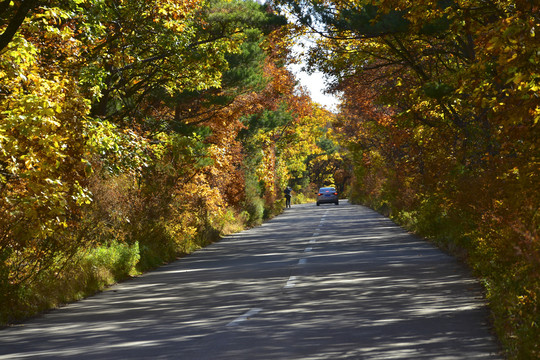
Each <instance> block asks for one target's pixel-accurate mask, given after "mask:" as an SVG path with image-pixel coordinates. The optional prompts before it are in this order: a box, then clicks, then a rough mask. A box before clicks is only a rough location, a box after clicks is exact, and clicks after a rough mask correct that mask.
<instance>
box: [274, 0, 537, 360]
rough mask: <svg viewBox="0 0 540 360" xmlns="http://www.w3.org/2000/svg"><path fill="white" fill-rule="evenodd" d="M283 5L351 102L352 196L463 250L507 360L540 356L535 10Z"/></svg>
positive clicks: (491, 5) (382, 0) (474, 0)
mask: <svg viewBox="0 0 540 360" xmlns="http://www.w3.org/2000/svg"><path fill="white" fill-rule="evenodd" d="M283 4H284V6H285V7H286V9H288V10H289V11H291V12H292V13H294V14H295V15H296V18H297V19H298V21H299V22H301V23H302V24H303V25H305V26H306V28H307V29H308V31H310V32H312V33H314V34H317V35H318V37H317V38H316V39H317V42H318V44H317V46H315V47H313V48H312V49H311V57H310V58H311V65H312V66H313V67H315V68H318V69H320V70H322V71H325V72H326V73H328V74H331V75H333V77H334V79H335V82H334V84H333V89H334V90H335V91H336V92H338V93H341V94H343V106H342V109H341V110H342V112H341V114H340V125H339V127H340V132H341V135H342V138H343V141H345V142H347V143H348V144H349V148H350V150H351V157H352V158H353V161H354V168H355V183H356V185H355V186H354V192H353V197H354V199H355V200H356V201H359V202H362V203H365V204H368V205H370V206H373V207H374V208H377V209H379V210H380V211H382V212H384V213H386V214H388V215H391V216H392V217H393V218H395V219H397V220H398V221H400V222H401V223H402V224H405V225H407V226H409V227H410V228H412V229H414V230H416V231H418V232H419V233H421V234H422V235H425V236H428V237H430V238H433V239H434V240H435V241H437V242H438V243H439V244H440V245H441V246H443V247H445V248H447V249H450V250H452V251H455V252H457V253H459V254H461V255H463V256H464V257H465V258H466V259H467V260H468V261H469V262H470V264H471V265H472V266H473V268H474V269H475V271H476V272H477V274H479V276H480V277H481V278H482V279H483V281H484V284H485V288H486V293H487V298H488V300H489V302H490V305H491V307H492V309H493V312H494V322H495V326H496V329H497V331H498V332H499V335H500V336H501V339H502V341H503V343H504V345H505V348H506V349H507V351H508V355H509V357H511V358H519V359H525V358H527V359H529V358H538V356H540V348H539V345H540V309H539V301H540V239H539V233H538V229H539V224H540V223H539V217H538V204H539V203H540V201H539V200H540V199H539V194H540V191H539V190H540V187H539V184H540V179H539V175H540V173H539V171H538V170H539V166H538V165H539V163H538V154H539V152H538V151H539V148H538V145H539V142H538V139H539V128H538V125H539V124H538V123H539V120H540V112H539V110H540V95H539V94H540V92H539V90H540V72H539V65H540V53H539V52H538V49H539V48H540V40H539V36H538V31H539V28H540V17H539V14H540V7H539V6H538V3H537V2H534V1H527V0H517V1H507V0H497V1H483V0H463V1H454V0H443V1H429V0H426V1H424V0H421V1H413V2H410V1H389V0H378V1H356V2H349V1H340V0H330V1H324V2H323V1H311V0H305V1H303V0H302V1H294V0H292V1H283Z"/></svg>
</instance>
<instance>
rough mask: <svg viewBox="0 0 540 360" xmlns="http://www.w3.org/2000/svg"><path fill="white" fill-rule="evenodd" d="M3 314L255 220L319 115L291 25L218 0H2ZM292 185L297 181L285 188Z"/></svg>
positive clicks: (291, 169) (311, 149)
mask: <svg viewBox="0 0 540 360" xmlns="http://www.w3.org/2000/svg"><path fill="white" fill-rule="evenodd" d="M0 10H1V11H0V34H1V36H0V78H1V83H0V259H1V265H0V309H1V310H0V320H1V322H2V323H5V322H8V321H12V320H14V319H16V318H20V317H24V316H28V315H30V314H33V313H34V312H36V311H39V310H41V309H44V308H47V307H49V306H54V305H56V304H58V303H60V302H63V301H70V300H73V299H75V298H77V297H79V296H84V295H85V294H88V293H91V292H92V291H96V290H99V289H100V288H102V286H104V285H106V284H108V283H110V282H113V281H117V280H119V279H122V278H123V277H126V276H129V275H130V274H133V273H134V272H137V271H139V272H140V271H144V270H147V269H149V268H152V267H155V266H158V265H160V264H162V263H163V262H165V261H170V260H173V259H175V258H176V257H177V256H180V255H182V254H185V253H189V252H190V251H192V250H193V249H196V248H198V247H200V246H204V245H205V244H206V243H208V242H211V241H215V240H216V239H217V238H218V237H219V236H220V235H221V234H224V233H225V234H226V233H230V232H232V231H235V229H239V228H242V227H243V226H251V225H254V224H258V223H260V222H261V221H262V219H264V218H265V217H269V216H272V215H273V214H275V213H277V212H279V211H280V208H281V207H282V205H281V202H280V200H281V197H282V195H281V189H283V188H284V187H285V186H286V185H287V184H288V183H289V180H291V184H292V183H293V182H296V183H297V184H298V186H296V188H295V190H296V191H297V192H298V193H300V192H301V191H302V190H303V187H304V188H306V187H307V186H308V185H309V179H308V171H307V169H308V165H309V161H310V159H311V158H310V156H311V157H314V156H315V157H317V154H319V153H320V154H322V153H324V151H323V150H322V149H321V148H320V147H319V146H318V145H317V144H318V142H319V141H320V139H328V135H327V130H328V123H329V122H330V121H331V120H332V117H331V114H329V113H328V112H326V111H324V110H322V109H321V108H319V107H318V106H316V105H315V104H314V103H312V102H311V100H310V98H309V96H307V94H306V93H305V92H304V91H303V90H302V89H301V88H299V87H298V86H297V84H296V81H295V79H294V77H293V76H292V74H291V73H290V72H289V71H287V69H286V67H285V65H286V64H287V63H288V62H289V60H290V46H291V44H292V43H291V42H290V41H289V40H290V39H291V38H292V29H293V28H291V27H289V26H288V25H287V24H286V21H285V18H284V17H282V16H279V15H277V14H276V13H275V12H274V11H273V10H272V8H271V7H269V6H268V5H260V4H258V3H256V2H254V1H221V0H210V1H203V0H194V1H178V0H158V1H151V2H149V1H143V0H140V1H138V0H136V1H133V0H129V1H123V0H115V1H105V0H67V1H66V0H62V1H55V0H46V1H27V0H22V1H0ZM295 179H296V180H295Z"/></svg>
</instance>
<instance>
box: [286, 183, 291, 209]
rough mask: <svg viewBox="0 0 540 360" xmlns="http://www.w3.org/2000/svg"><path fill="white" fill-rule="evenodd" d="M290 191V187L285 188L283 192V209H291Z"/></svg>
mask: <svg viewBox="0 0 540 360" xmlns="http://www.w3.org/2000/svg"><path fill="white" fill-rule="evenodd" d="M291 191H292V189H291V188H290V186H287V188H286V189H285V191H284V193H285V208H290V207H291Z"/></svg>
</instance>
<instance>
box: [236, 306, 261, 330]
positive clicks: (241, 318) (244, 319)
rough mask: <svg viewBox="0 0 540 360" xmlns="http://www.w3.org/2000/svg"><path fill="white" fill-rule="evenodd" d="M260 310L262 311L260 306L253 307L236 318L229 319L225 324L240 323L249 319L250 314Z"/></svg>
mask: <svg viewBox="0 0 540 360" xmlns="http://www.w3.org/2000/svg"><path fill="white" fill-rule="evenodd" d="M261 311H262V309H260V308H253V309H251V310H249V311H248V312H246V313H245V314H244V315H241V316H239V317H237V318H236V319H234V320H233V321H231V322H230V323H228V324H227V326H236V325H238V324H240V323H241V322H242V321H246V320H247V319H249V317H250V316H253V315H255V314H258V313H259V312H261Z"/></svg>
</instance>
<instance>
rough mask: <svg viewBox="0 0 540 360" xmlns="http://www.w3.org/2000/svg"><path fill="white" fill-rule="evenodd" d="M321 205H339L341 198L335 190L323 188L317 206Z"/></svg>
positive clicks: (318, 196) (320, 190)
mask: <svg viewBox="0 0 540 360" xmlns="http://www.w3.org/2000/svg"><path fill="white" fill-rule="evenodd" d="M321 204H336V205H339V197H338V193H337V191H336V189H335V188H333V187H322V188H320V189H319V194H318V195H317V206H319V205H321Z"/></svg>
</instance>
